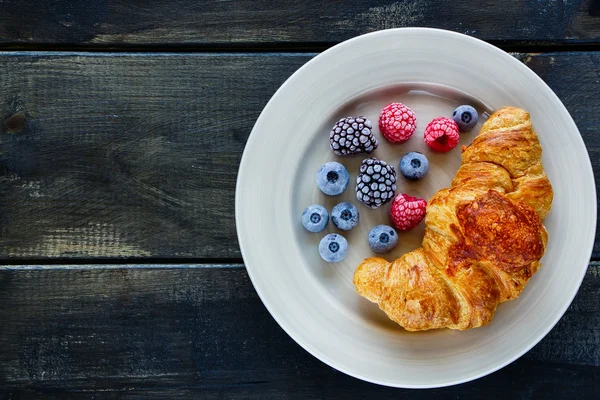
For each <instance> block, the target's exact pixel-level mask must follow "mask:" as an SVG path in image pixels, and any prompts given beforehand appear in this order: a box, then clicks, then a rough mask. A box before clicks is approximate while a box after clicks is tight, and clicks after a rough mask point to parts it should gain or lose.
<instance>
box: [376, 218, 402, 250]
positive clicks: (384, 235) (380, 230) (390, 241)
mask: <svg viewBox="0 0 600 400" xmlns="http://www.w3.org/2000/svg"><path fill="white" fill-rule="evenodd" d="M397 245H398V234H397V233H396V231H395V230H394V228H392V227H391V226H387V225H377V226H376V227H375V228H373V229H371V232H369V246H371V250H373V251H374V252H375V253H387V252H388V251H390V250H392V249H393V248H394V247H396V246H397Z"/></svg>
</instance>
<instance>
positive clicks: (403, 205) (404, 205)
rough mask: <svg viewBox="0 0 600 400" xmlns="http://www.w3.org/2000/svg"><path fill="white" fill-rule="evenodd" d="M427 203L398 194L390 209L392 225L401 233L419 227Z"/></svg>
mask: <svg viewBox="0 0 600 400" xmlns="http://www.w3.org/2000/svg"><path fill="white" fill-rule="evenodd" d="M426 208H427V201H425V199H419V198H417V197H412V196H409V195H407V194H403V193H400V194H399V195H398V196H396V198H394V201H393V202H392V205H391V207H390V216H391V219H392V223H393V224H394V226H395V227H396V228H398V229H399V230H401V231H407V230H409V229H412V228H414V227H415V226H417V225H419V223H420V222H421V221H422V220H423V217H425V209H426Z"/></svg>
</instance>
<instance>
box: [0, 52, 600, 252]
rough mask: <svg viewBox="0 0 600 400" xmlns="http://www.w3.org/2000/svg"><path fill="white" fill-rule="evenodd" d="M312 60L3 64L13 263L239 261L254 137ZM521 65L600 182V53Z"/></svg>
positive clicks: (8, 59) (53, 57)
mask: <svg viewBox="0 0 600 400" xmlns="http://www.w3.org/2000/svg"><path fill="white" fill-rule="evenodd" d="M311 57H312V55H310V54H270V53H267V54H206V53H201V54H184V53H182V54H143V55H141V54H119V55H116V54H101V55H99V54H93V53H62V54H61V53H58V54H57V53H2V54H0V112H1V115H0V118H1V120H0V196H2V199H3V201H2V202H0V232H1V234H0V259H3V260H5V261H6V260H9V259H11V260H14V259H16V260H17V261H16V262H19V261H18V260H32V259H40V258H67V259H88V258H96V259H97V258H127V259H147V258H156V259H162V260H164V259H178V258H179V259H183V258H185V259H188V260H189V259H196V260H201V259H202V260H205V259H211V260H213V259H214V260H238V259H239V258H240V251H239V247H238V243H237V238H236V231H235V222H234V192H235V179H236V175H237V168H238V164H239V160H240V157H241V154H242V151H243V148H244V145H245V142H246V139H247V137H248V134H249V132H250V130H251V129H252V126H253V124H254V122H255V121H256V118H257V117H258V115H259V114H260V111H261V110H262V108H263V107H264V105H265V104H266V103H267V101H268V100H269V98H270V97H271V95H272V94H273V93H274V92H275V91H276V90H277V88H278V87H279V85H280V84H281V83H282V82H283V81H284V80H285V79H286V78H287V77H288V76H289V75H291V74H292V73H293V72H294V71H295V70H296V69H297V68H298V67H300V66H301V65H302V64H304V63H305V62H306V61H308V60H309V59H310V58H311ZM519 57H520V58H521V59H522V60H523V61H524V62H525V63H526V64H527V65H528V66H529V67H531V68H532V69H533V70H534V71H535V72H537V73H538V74H539V75H540V76H541V77H542V78H543V79H544V80H545V81H546V82H547V83H548V84H549V85H550V87H551V88H552V89H554V91H555V92H556V93H557V94H558V96H559V97H560V98H561V99H562V100H563V102H564V103H565V105H566V106H567V108H568V109H569V111H570V112H571V114H572V115H573V117H574V119H575V122H576V123H577V125H578V126H579V129H580V130H581V133H582V135H583V138H584V140H585V142H586V145H587V147H588V150H589V152H590V156H591V158H592V160H593V162H594V164H595V165H594V171H595V174H596V179H597V181H598V182H600V180H599V179H598V178H599V176H598V174H599V173H600V164H599V163H600V161H599V160H600V147H599V146H600V136H599V131H598V123H597V116H598V115H600V101H598V93H600V79H599V78H598V73H599V72H598V71H599V70H600V53H595V52H593V53H584V52H578V53H551V54H541V55H526V54H525V55H519ZM598 255H600V245H599V244H598V243H597V244H596V247H595V256H598Z"/></svg>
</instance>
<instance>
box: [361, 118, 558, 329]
mask: <svg viewBox="0 0 600 400" xmlns="http://www.w3.org/2000/svg"><path fill="white" fill-rule="evenodd" d="M541 157H542V148H541V146H540V143H539V140H538V137H537V135H536V133H535V131H534V130H533V127H532V126H531V120H530V118H529V114H528V113H527V112H526V111H524V110H522V109H519V108H514V107H505V108H502V109H500V110H498V111H496V112H495V113H494V114H492V115H491V116H490V118H489V119H488V120H487V121H486V122H485V124H484V125H483V126H482V128H481V131H480V133H479V135H478V136H477V137H476V138H475V139H474V140H473V143H471V144H470V145H469V146H468V147H463V149H462V165H461V167H460V169H459V170H458V172H457V173H456V176H455V178H454V180H453V181H452V184H451V186H450V187H449V188H446V189H442V190H440V191H438V192H437V193H436V194H435V195H434V196H433V197H432V198H431V200H430V201H429V203H428V205H427V212H426V215H425V225H426V227H425V237H424V238H423V243H422V247H421V248H419V249H417V250H414V251H411V252H409V253H407V254H404V255H403V256H402V257H400V258H399V259H397V260H395V261H394V262H392V263H389V262H387V261H386V260H384V259H382V258H368V259H366V260H364V261H363V263H362V264H361V265H359V267H358V268H357V269H356V271H355V273H354V285H355V286H356V290H357V292H358V293H359V294H360V295H361V296H363V297H365V298H367V299H368V300H370V301H372V302H374V303H377V304H378V305H379V307H380V308H381V309H382V310H383V311H385V313H386V314H387V315H388V317H390V318H391V319H392V320H394V321H396V322H397V323H398V324H400V325H402V326H403V327H404V328H405V329H407V330H409V331H419V330H426V329H437V328H450V329H460V330H464V329H470V328H476V327H479V326H482V325H486V324H488V323H489V322H490V321H491V320H492V318H493V316H494V312H495V311H496V307H497V305H498V304H499V303H501V302H503V301H507V300H512V299H515V298H517V297H518V296H519V294H520V293H521V291H522V290H523V288H524V287H525V285H526V284H527V282H528V281H529V279H530V278H531V276H532V275H533V274H534V273H536V272H537V270H538V269H539V268H540V265H541V264H540V259H541V258H542V256H543V255H544V251H545V249H546V244H547V242H548V235H547V233H546V229H545V228H544V225H543V224H542V219H543V218H544V217H545V216H546V215H547V214H548V212H549V211H550V206H551V204H552V196H553V193H552V186H551V185H550V182H549V181H548V178H547V177H546V174H545V173H544V170H543V168H542V164H541Z"/></svg>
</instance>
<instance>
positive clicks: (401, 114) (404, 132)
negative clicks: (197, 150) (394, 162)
mask: <svg viewBox="0 0 600 400" xmlns="http://www.w3.org/2000/svg"><path fill="white" fill-rule="evenodd" d="M416 128H417V118H416V117H415V113H413V111H412V110H411V109H410V108H408V107H407V106H405V105H404V104H402V103H391V104H388V105H387V106H385V108H384V109H383V110H381V115H379V130H380V131H381V134H382V135H383V137H384V138H386V139H387V140H389V141H390V142H392V143H402V142H406V141H407V140H408V139H410V137H411V136H412V135H413V133H415V129H416Z"/></svg>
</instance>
